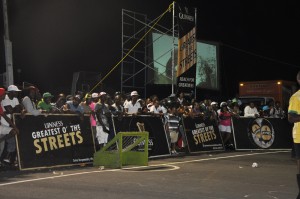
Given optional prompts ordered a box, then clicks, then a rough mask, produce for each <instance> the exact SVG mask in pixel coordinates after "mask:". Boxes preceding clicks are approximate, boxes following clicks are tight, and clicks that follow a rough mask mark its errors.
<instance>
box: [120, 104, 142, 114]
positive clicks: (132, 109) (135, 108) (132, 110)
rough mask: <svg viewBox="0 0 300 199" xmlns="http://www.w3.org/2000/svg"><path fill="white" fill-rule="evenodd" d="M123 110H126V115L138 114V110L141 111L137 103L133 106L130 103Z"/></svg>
mask: <svg viewBox="0 0 300 199" xmlns="http://www.w3.org/2000/svg"><path fill="white" fill-rule="evenodd" d="M124 108H125V109H126V108H127V109H128V112H127V113H128V114H135V113H137V112H138V110H139V109H141V108H142V107H141V104H140V103H139V102H135V104H134V105H133V104H132V101H130V102H128V103H126V104H125V106H124Z"/></svg>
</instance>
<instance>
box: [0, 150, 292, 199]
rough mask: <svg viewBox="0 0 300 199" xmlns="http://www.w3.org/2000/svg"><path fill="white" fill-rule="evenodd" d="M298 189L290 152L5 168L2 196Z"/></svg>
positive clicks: (273, 195) (131, 198)
mask: <svg viewBox="0 0 300 199" xmlns="http://www.w3.org/2000/svg"><path fill="white" fill-rule="evenodd" d="M253 162H256V163H257V164H258V167H256V168H253V167H252V163H253ZM297 193H298V188H297V183H296V162H295V160H294V159H292V158H291V155H290V152H289V151H243V152H237V151H233V152H222V153H205V154H203V153H202V154H196V155H195V154H194V155H190V156H179V157H168V158H159V159H152V160H150V161H149V166H148V167H126V168H123V169H121V170H120V169H108V168H104V169H103V170H101V169H100V168H96V167H92V166H85V167H80V166H73V167H64V168H52V169H43V170H35V171H2V172H0V199H49V198H53V199H60V198H61V199H69V198H72V199H92V198H101V199H102V198H103V199H119V198H121V199H135V198H138V199H139V198H141V199H154V198H155V199H179V198H182V199H187V198H197V199H198V198H200V199H202V198H203V199H241V198H242V199H244V198H247V199H295V198H296V195H297Z"/></svg>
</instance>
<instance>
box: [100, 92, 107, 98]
mask: <svg viewBox="0 0 300 199" xmlns="http://www.w3.org/2000/svg"><path fill="white" fill-rule="evenodd" d="M102 95H106V92H100V93H99V95H98V96H99V97H101V96H102Z"/></svg>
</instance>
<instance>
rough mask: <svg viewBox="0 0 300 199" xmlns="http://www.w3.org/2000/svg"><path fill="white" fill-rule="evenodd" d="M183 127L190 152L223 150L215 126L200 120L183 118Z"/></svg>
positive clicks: (207, 121) (208, 121) (210, 122)
mask: <svg viewBox="0 0 300 199" xmlns="http://www.w3.org/2000/svg"><path fill="white" fill-rule="evenodd" d="M183 126H184V129H185V134H186V138H187V144H188V147H189V151H190V152H199V151H214V150H224V145H223V142H222V138H221V135H220V132H219V129H218V127H217V126H216V125H214V124H213V122H212V121H210V120H203V119H202V118H191V117H186V118H183Z"/></svg>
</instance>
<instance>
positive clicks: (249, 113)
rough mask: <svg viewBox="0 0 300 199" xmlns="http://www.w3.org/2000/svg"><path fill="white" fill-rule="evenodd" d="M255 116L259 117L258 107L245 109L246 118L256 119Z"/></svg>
mask: <svg viewBox="0 0 300 199" xmlns="http://www.w3.org/2000/svg"><path fill="white" fill-rule="evenodd" d="M255 114H258V115H259V112H258V111H257V108H256V107H253V108H251V107H250V106H249V105H248V106H246V107H245V109H244V117H255Z"/></svg>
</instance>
